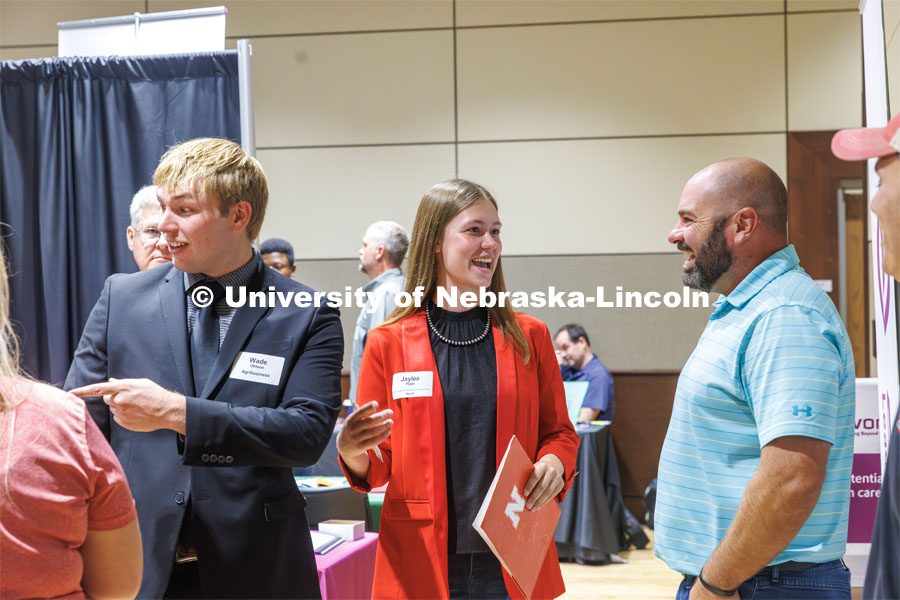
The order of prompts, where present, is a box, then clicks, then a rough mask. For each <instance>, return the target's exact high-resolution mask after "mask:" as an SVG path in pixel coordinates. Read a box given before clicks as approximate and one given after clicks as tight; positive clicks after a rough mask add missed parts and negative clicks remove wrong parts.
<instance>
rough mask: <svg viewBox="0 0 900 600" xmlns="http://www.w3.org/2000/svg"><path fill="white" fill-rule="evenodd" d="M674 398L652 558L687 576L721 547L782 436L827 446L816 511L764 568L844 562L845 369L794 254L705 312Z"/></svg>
mask: <svg viewBox="0 0 900 600" xmlns="http://www.w3.org/2000/svg"><path fill="white" fill-rule="evenodd" d="M714 307H715V309H714V311H713V314H712V315H711V316H710V318H709V323H707V325H706V329H705V330H704V331H703V335H702V336H701V337H700V341H699V342H697V347H696V348H695V349H694V352H693V353H692V354H691V357H690V358H689V359H688V361H687V363H686V364H685V366H684V369H683V370H682V372H681V376H680V377H679V379H678V387H677V389H676V391H675V404H674V406H673V408H672V419H671V421H670V422H669V431H668V432H667V433H666V440H665V443H664V444H663V449H662V455H661V456H660V459H659V481H658V489H657V499H656V513H655V526H656V528H655V535H656V541H655V547H656V550H655V552H656V555H657V556H659V557H660V558H662V559H663V560H664V561H665V562H666V563H667V564H668V565H669V566H670V567H671V568H672V569H674V570H676V571H679V572H681V573H687V574H690V575H697V574H699V573H700V569H701V567H703V565H704V564H705V563H706V560H707V559H708V558H709V556H710V555H711V554H712V552H713V550H714V549H715V548H716V546H717V545H718V544H719V542H720V541H721V540H722V538H723V537H724V535H725V532H726V531H727V530H728V527H729V526H730V525H731V521H732V519H733V518H734V516H735V513H736V512H737V509H738V505H739V504H740V502H741V497H742V495H743V493H744V490H745V489H746V487H747V484H748V482H749V481H750V478H751V477H752V476H753V474H754V473H756V471H757V469H758V468H759V460H760V452H761V448H762V447H763V446H765V445H766V444H768V443H769V442H771V441H772V440H774V439H776V438H779V437H782V436H805V437H811V438H816V439H820V440H825V441H827V442H830V443H831V451H830V452H829V454H828V465H827V475H826V477H825V483H824V485H823V487H822V493H821V495H820V496H819V501H818V503H817V504H816V506H815V508H814V509H813V512H812V514H811V515H810V517H809V519H807V521H806V523H805V524H804V525H803V528H802V529H801V530H800V532H799V533H798V534H797V536H796V537H795V538H794V539H793V540H791V543H790V544H788V546H787V547H786V548H785V549H784V550H783V551H782V552H781V553H780V554H779V555H778V556H776V557H775V558H774V559H773V560H772V562H771V563H769V564H778V563H782V562H786V561H790V560H794V561H802V562H826V561H829V560H833V559H836V558H840V557H841V556H843V555H844V549H845V546H846V543H847V515H848V511H849V507H850V471H851V466H852V462H853V418H854V410H855V371H854V367H853V353H852V351H851V349H850V340H849V338H848V337H847V332H846V330H845V329H844V325H843V323H842V321H841V317H840V315H839V314H838V312H837V310H836V309H835V307H834V304H832V302H831V299H830V298H829V297H828V295H827V294H826V293H825V292H823V291H822V289H821V288H820V287H819V286H818V285H816V283H815V282H814V281H813V280H812V279H811V278H810V277H809V275H807V274H806V272H805V271H804V270H803V269H801V268H800V266H799V261H798V259H797V253H796V251H795V250H794V247H793V246H787V247H786V248H784V249H782V250H780V251H779V252H776V253H775V254H773V255H772V256H770V257H769V258H767V259H766V260H765V261H763V262H762V263H761V264H760V265H758V266H757V267H756V268H755V269H754V270H753V271H752V272H751V273H750V274H749V275H748V276H747V277H746V278H744V280H743V281H741V283H740V284H738V286H737V287H736V288H735V289H734V291H732V292H731V293H730V294H729V295H728V296H722V297H720V298H719V299H718V301H717V302H716V303H715V304H714Z"/></svg>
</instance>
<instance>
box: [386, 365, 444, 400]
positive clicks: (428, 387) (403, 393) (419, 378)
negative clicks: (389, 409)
mask: <svg viewBox="0 0 900 600" xmlns="http://www.w3.org/2000/svg"><path fill="white" fill-rule="evenodd" d="M433 380H434V372H432V371H407V372H406V373H394V381H393V384H392V385H391V388H392V390H393V392H394V400H396V399H397V398H422V397H425V396H431V395H432V393H433V388H432V383H433Z"/></svg>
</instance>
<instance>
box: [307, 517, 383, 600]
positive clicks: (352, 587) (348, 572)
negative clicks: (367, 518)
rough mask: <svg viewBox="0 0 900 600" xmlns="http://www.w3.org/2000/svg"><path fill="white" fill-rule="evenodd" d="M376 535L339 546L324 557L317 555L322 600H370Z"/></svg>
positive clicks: (366, 536)
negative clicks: (366, 599)
mask: <svg viewBox="0 0 900 600" xmlns="http://www.w3.org/2000/svg"><path fill="white" fill-rule="evenodd" d="M377 546H378V534H377V533H369V532H366V533H365V535H364V536H363V537H362V538H360V539H358V540H356V541H355V542H341V543H340V544H338V545H337V547H335V548H334V550H332V551H330V552H328V553H327V554H316V567H317V568H318V570H319V588H320V589H321V590H322V600H348V599H358V600H362V599H364V598H371V597H372V579H373V578H374V576H375V548H376V547H377Z"/></svg>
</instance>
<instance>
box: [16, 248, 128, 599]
mask: <svg viewBox="0 0 900 600" xmlns="http://www.w3.org/2000/svg"><path fill="white" fill-rule="evenodd" d="M17 348H18V344H17V341H16V338H15V334H14V333H13V331H12V326H11V324H10V320H9V283H8V281H7V278H6V261H5V259H4V257H3V251H2V248H0V465H3V467H2V474H0V557H2V558H0V560H2V571H3V577H2V579H0V598H56V597H66V598H73V597H75V598H78V597H80V598H84V597H85V595H87V597H89V598H134V597H135V595H137V592H138V587H139V586H140V583H141V567H142V564H143V555H142V553H141V534H140V531H139V529H138V523H137V518H136V513H135V509H134V499H133V498H132V496H131V491H130V490H129V488H128V482H127V481H126V480H125V473H124V472H123V471H122V467H121V466H120V465H119V461H118V460H117V459H116V455H115V454H114V453H113V451H112V448H110V447H109V444H108V443H107V442H106V440H105V439H104V438H103V434H101V433H100V430H99V429H98V428H97V426H96V425H95V424H94V421H93V419H91V417H90V415H89V414H88V411H87V408H86V407H85V405H84V402H82V401H81V400H79V399H78V398H76V397H75V396H72V395H70V394H66V393H65V392H62V391H60V390H58V389H56V388H54V387H51V386H49V385H44V384H42V383H38V382H36V381H31V380H29V379H28V378H26V377H24V376H23V375H22V374H21V372H20V370H19V363H18V352H17Z"/></svg>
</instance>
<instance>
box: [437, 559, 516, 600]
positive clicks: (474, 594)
mask: <svg viewBox="0 0 900 600" xmlns="http://www.w3.org/2000/svg"><path fill="white" fill-rule="evenodd" d="M447 563H448V565H447V566H448V567H449V575H450V597H451V598H480V599H481V598H483V599H484V600H487V599H489V598H491V599H493V598H498V599H501V600H505V599H506V598H509V594H507V593H506V584H505V583H504V582H503V567H501V566H500V561H498V560H497V558H496V557H495V556H494V555H493V554H491V553H490V552H478V553H475V554H455V553H450V556H449V557H448V561H447Z"/></svg>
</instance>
